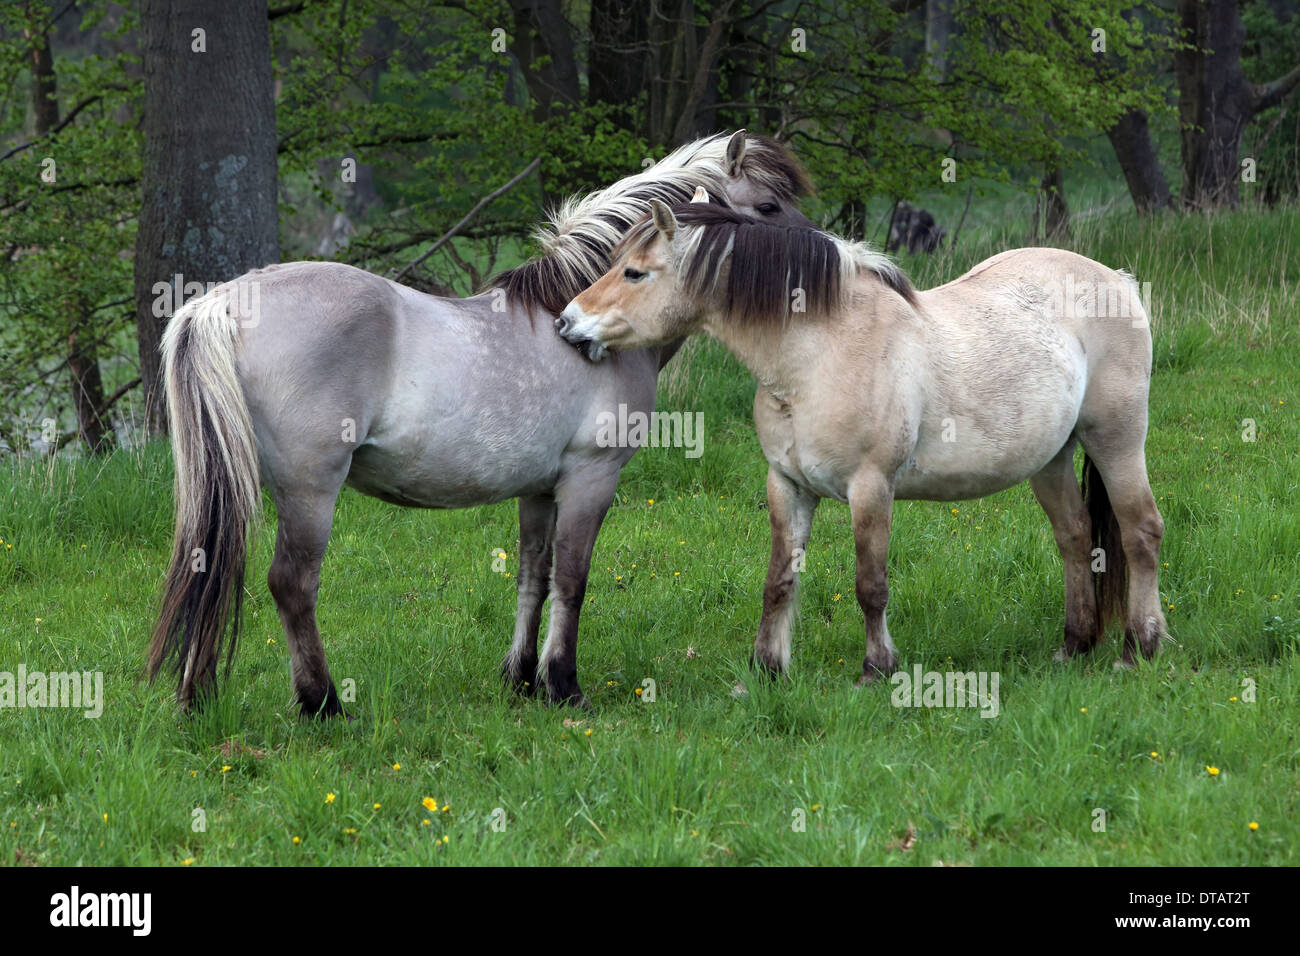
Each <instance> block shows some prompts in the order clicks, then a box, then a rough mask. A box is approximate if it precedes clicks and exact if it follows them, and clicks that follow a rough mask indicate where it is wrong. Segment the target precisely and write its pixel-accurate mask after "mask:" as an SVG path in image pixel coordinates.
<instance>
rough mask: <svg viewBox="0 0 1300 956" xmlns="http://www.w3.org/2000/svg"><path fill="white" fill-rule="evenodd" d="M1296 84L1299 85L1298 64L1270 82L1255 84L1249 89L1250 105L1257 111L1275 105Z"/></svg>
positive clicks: (1299, 70)
mask: <svg viewBox="0 0 1300 956" xmlns="http://www.w3.org/2000/svg"><path fill="white" fill-rule="evenodd" d="M1297 86H1300V66H1297V67H1296V68H1295V69H1294V70H1292V71H1291V72H1290V73H1288V74H1286V76H1280V77H1278V78H1277V79H1276V80H1274V81H1273V82H1271V83H1257V84H1255V87H1254V88H1253V89H1252V90H1251V107H1252V108H1253V110H1254V112H1256V113H1258V112H1260V111H1261V110H1266V109H1268V108H1269V107H1270V106H1277V104H1278V103H1281V102H1282V100H1284V99H1286V97H1287V95H1288V94H1289V93H1290V92H1291V91H1292V90H1294V89H1295V88H1296V87H1297Z"/></svg>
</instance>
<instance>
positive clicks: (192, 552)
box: [147, 130, 811, 716]
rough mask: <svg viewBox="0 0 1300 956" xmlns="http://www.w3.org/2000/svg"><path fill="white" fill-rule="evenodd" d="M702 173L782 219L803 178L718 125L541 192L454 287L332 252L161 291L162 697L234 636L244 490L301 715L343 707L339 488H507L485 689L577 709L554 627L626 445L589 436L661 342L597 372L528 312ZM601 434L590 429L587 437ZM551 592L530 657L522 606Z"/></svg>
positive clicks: (186, 685)
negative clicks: (166, 502)
mask: <svg viewBox="0 0 1300 956" xmlns="http://www.w3.org/2000/svg"><path fill="white" fill-rule="evenodd" d="M696 189H705V190H707V191H708V192H709V193H710V194H712V195H713V196H714V197H715V198H716V199H717V200H718V201H720V202H722V201H727V202H730V203H733V204H738V208H740V209H743V210H746V211H748V212H752V213H754V214H756V215H758V216H759V217H762V218H766V219H770V220H772V221H775V222H783V223H808V220H807V219H806V218H805V217H804V216H803V215H802V214H801V213H799V212H798V210H797V209H796V208H795V203H796V202H797V201H798V199H799V198H800V197H801V196H803V195H806V194H807V193H808V192H809V191H810V189H811V186H810V184H809V182H808V179H807V177H806V174H805V173H804V172H803V170H802V168H801V167H800V166H799V164H798V162H797V161H796V160H795V159H794V157H793V156H791V155H790V154H789V153H788V152H787V151H786V149H785V148H784V147H783V146H782V145H780V144H779V143H777V142H776V141H774V140H771V139H768V138H766V137H761V136H754V135H749V134H747V133H746V132H745V131H744V130H739V131H737V132H736V133H735V134H733V135H731V136H730V137H728V136H727V135H726V134H718V135H715V136H711V137H706V138H704V139H701V140H697V141H695V142H693V143H689V144H687V145H684V146H682V147H680V148H679V149H677V150H675V151H674V152H672V153H671V154H670V155H669V156H667V157H666V158H664V159H663V160H661V161H660V162H658V163H656V164H655V165H653V166H651V167H650V168H648V169H646V170H644V171H642V172H640V173H637V174H636V175H632V176H628V177H626V178H624V179H622V180H619V181H618V182H616V183H614V184H613V185H612V186H609V187H608V188H606V189H602V190H600V191H598V192H595V193H592V194H591V195H589V196H587V197H586V198H583V199H577V198H575V199H571V200H569V201H567V202H565V203H564V204H563V205H562V206H561V207H560V209H559V210H558V211H557V212H555V213H554V214H553V216H552V219H551V222H550V224H549V226H547V227H543V228H541V229H540V230H539V231H538V233H537V234H536V239H537V240H538V242H539V243H540V246H541V248H542V254H541V255H540V257H538V258H535V259H533V260H532V261H530V262H527V263H525V264H524V265H521V266H519V267H518V268H515V269H512V270H510V271H508V272H505V273H503V274H501V275H499V276H497V277H496V278H495V279H494V280H492V281H490V282H489V283H488V286H487V288H485V289H484V290H482V291H481V292H480V293H479V294H478V295H475V296H473V297H470V298H466V299H452V298H435V297H433V296H430V295H425V294H423V293H420V292H417V291H415V290H413V289H411V288H409V287H406V286H403V285H399V284H397V283H396V282H392V281H389V280H388V279H385V278H382V277H380V276H377V275H373V274H371V273H369V272H365V271H362V270H360V269H357V268H353V267H352V266H348V265H344V264H341V263H330V262H292V263H287V264H279V265H272V266H267V267H266V268H262V269H255V270H253V271H251V272H249V273H246V274H245V275H242V276H240V277H239V278H236V279H234V280H232V281H230V282H227V283H224V284H222V285H220V286H217V287H216V288H214V289H213V290H212V291H210V292H209V293H207V294H206V295H203V296H201V297H199V298H196V299H193V300H191V301H190V302H188V303H186V304H185V305H184V306H183V307H182V308H180V309H179V310H178V311H177V312H176V314H175V315H174V317H173V318H172V319H171V321H170V322H169V323H168V326H167V329H166V331H165V334H164V336H163V342H162V352H163V367H164V384H165V389H166V395H167V408H168V413H169V417H170V427H171V437H172V447H173V453H174V458H175V465H176V470H175V512H176V523H175V534H174V542H173V549H172V554H171V559H170V563H169V566H168V570H167V575H166V580H165V583H164V588H163V596H162V602H161V611H160V614H159V617H158V621H157V625H156V626H155V628H154V630H153V635H152V639H151V642H150V647H149V655H148V663H147V673H148V675H149V677H150V679H151V680H152V679H153V678H154V677H156V676H157V674H158V673H159V672H160V670H162V669H163V668H164V666H166V665H170V667H171V669H172V670H173V671H174V672H175V674H176V677H177V689H176V700H177V702H178V703H179V705H180V708H181V710H182V711H183V712H188V711H190V710H191V709H192V708H193V707H195V705H196V702H199V701H200V700H201V698H204V697H206V696H207V695H208V694H209V693H211V694H215V692H216V668H217V663H218V660H219V658H220V656H221V647H222V643H223V639H224V637H225V635H226V633H227V631H229V641H228V643H227V644H226V648H227V649H226V667H225V670H226V675H227V677H228V676H229V671H230V665H231V661H232V659H233V655H234V649H235V643H236V638H237V636H238V630H239V618H240V603H241V597H242V591H243V578H244V571H245V560H246V552H247V548H248V535H249V528H250V523H251V521H252V520H253V518H254V516H255V514H257V513H260V506H261V486H262V485H265V486H266V487H267V488H268V489H269V490H270V493H271V496H272V498H273V500H274V502H275V507H276V513H277V519H278V527H277V532H276V540H275V550H274V556H273V558H272V561H271V566H270V571H269V574H268V576H267V583H268V585H269V587H270V591H271V594H272V596H273V598H274V600H275V605H276V609H277V611H278V613H279V616H280V620H281V623H282V624H283V627H284V633H285V636H286V638H287V643H288V646H289V653H290V659H291V673H292V683H293V688H294V692H295V694H296V696H297V701H298V704H299V707H300V711H301V713H302V714H303V715H311V716H332V715H337V714H341V713H342V711H343V708H342V705H341V703H340V701H339V698H338V694H337V692H336V690H335V686H334V682H333V680H332V679H331V677H330V672H329V667H328V664H327V662H326V658H325V649H324V645H323V644H322V641H321V636H320V631H319V629H318V627H317V624H316V603H317V594H318V591H319V586H320V573H321V564H322V559H323V557H324V554H325V549H326V545H327V543H328V541H329V536H330V529H331V525H332V521H333V515H334V508H335V502H336V499H337V497H338V494H339V491H340V489H341V488H342V486H343V485H345V484H346V485H349V486H351V487H352V488H355V489H356V490H357V491H360V492H361V493H363V494H366V495H371V496H373V497H376V498H380V499H382V500H384V501H387V502H391V503H393V504H397V505H402V506H406V507H416V508H465V507H470V506H473V505H481V504H489V503H494V502H499V501H503V500H507V499H509V498H517V499H518V500H519V537H520V554H519V568H518V578H517V582H518V584H517V607H516V616H515V628H514V635H513V639H512V642H511V646H510V650H509V652H508V653H507V654H506V656H505V659H504V660H503V662H502V665H501V669H502V676H503V678H504V680H505V681H506V683H507V684H508V685H510V686H512V687H513V688H514V689H515V690H516V691H518V692H519V693H522V694H534V693H536V692H537V691H538V689H539V688H540V687H543V686H544V687H545V689H546V692H547V696H548V698H549V700H550V701H552V702H559V703H568V704H574V705H585V703H586V700H585V697H584V695H583V693H582V689H581V687H580V685H579V684H578V679H577V631H578V618H579V612H580V609H581V607H582V603H583V596H584V593H585V591H586V583H587V574H588V570H589V565H590V561H591V553H592V548H593V546H594V543H595V539H596V534H597V532H598V531H599V529H600V525H601V522H602V521H603V520H604V517H605V513H606V511H607V510H608V508H609V506H610V504H611V502H612V500H613V496H614V491H615V486H616V484H617V481H618V476H619V472H620V470H621V469H622V467H623V466H624V465H625V464H626V463H627V461H628V460H629V459H630V458H631V456H632V454H633V452H634V451H635V448H630V447H622V448H619V447H602V444H601V443H600V442H598V439H597V436H598V432H599V427H598V420H599V417H600V414H601V412H602V411H607V410H610V409H615V408H618V407H619V406H620V405H626V406H627V408H628V409H632V410H641V411H643V412H649V411H650V410H652V409H653V407H654V401H655V385H656V380H657V377H658V374H659V371H660V370H661V369H662V368H663V366H664V365H665V363H666V362H667V361H668V360H669V359H670V358H671V357H672V354H673V352H675V351H676V349H677V347H678V345H680V343H676V344H665V345H663V346H656V347H654V348H651V349H644V350H635V351H628V352H624V353H623V354H622V355H621V356H619V358H618V359H617V360H616V361H613V362H611V363H610V364H609V365H607V366H604V367H597V366H594V365H592V364H590V363H588V362H585V361H583V360H581V359H580V358H579V357H577V356H576V355H575V354H574V352H573V350H572V349H570V348H568V347H567V346H566V345H564V343H562V342H560V341H559V340H558V339H557V338H556V337H555V335H554V332H553V331H552V329H551V324H552V321H553V318H554V316H555V314H556V313H558V312H559V310H560V309H561V308H562V307H563V306H564V304H565V303H566V302H567V301H568V300H569V299H570V298H572V297H573V296H574V295H576V294H577V293H578V292H579V291H580V290H581V289H583V288H584V287H586V286H587V285H588V284H590V283H591V282H592V281H593V280H594V279H596V278H597V277H598V276H599V275H600V274H601V273H602V272H604V271H605V269H606V268H607V267H608V265H609V261H610V260H609V254H610V250H611V249H612V248H613V246H614V245H615V244H616V243H617V242H618V241H619V240H620V239H621V238H622V236H623V233H624V232H625V231H626V230H627V228H628V227H630V226H631V225H632V224H633V223H635V222H636V221H637V220H639V219H640V218H641V217H642V216H644V215H645V211H646V209H647V206H646V203H647V201H648V200H649V199H652V198H658V199H662V200H667V201H680V200H683V199H686V198H689V197H690V195H691V194H692V191H693V190H696ZM605 444H608V443H607V442H606V443H605ZM548 595H549V596H551V597H552V602H551V614H550V622H549V627H548V630H547V635H546V641H545V644H544V646H543V649H542V653H541V656H540V657H539V656H538V653H537V636H538V630H539V627H540V622H541V613H542V604H543V602H544V601H545V600H546V598H547V597H548Z"/></svg>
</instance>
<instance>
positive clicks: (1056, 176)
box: [1042, 166, 1070, 242]
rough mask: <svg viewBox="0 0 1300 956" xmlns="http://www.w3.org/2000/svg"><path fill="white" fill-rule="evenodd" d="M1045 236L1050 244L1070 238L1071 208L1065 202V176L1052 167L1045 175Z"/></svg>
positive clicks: (1058, 168)
mask: <svg viewBox="0 0 1300 956" xmlns="http://www.w3.org/2000/svg"><path fill="white" fill-rule="evenodd" d="M1042 185H1043V236H1044V238H1046V239H1047V241H1048V242H1056V241H1061V240H1065V239H1069V238H1070V207H1069V205H1068V204H1067V203H1066V201H1065V174H1064V172H1063V171H1062V170H1061V167H1060V166H1051V167H1049V168H1048V169H1047V171H1046V172H1045V173H1044V174H1043V184H1042Z"/></svg>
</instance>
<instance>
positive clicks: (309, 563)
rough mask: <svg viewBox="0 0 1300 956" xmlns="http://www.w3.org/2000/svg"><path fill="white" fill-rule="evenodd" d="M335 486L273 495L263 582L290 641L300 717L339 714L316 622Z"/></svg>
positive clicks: (340, 708)
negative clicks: (273, 520)
mask: <svg viewBox="0 0 1300 956" xmlns="http://www.w3.org/2000/svg"><path fill="white" fill-rule="evenodd" d="M337 498H338V487H337V486H336V487H335V488H334V489H333V490H332V491H324V490H317V491H311V492H304V491H301V490H295V492H294V493H293V494H292V495H289V494H278V495H277V496H276V508H277V510H278V511H279V516H280V520H279V529H278V531H277V533H276V536H275V557H274V558H272V560H271V570H270V573H269V574H268V575H267V584H268V585H269V586H270V588H271V595H272V597H274V598H275V607H276V610H277V611H279V612H280V621H281V623H282V624H283V625H284V633H285V637H286V639H287V641H288V644H289V656H290V670H291V673H292V676H293V689H294V692H295V693H296V694H297V695H298V703H299V706H300V707H301V712H302V715H303V716H304V717H308V716H316V717H329V716H334V715H336V714H342V713H343V707H342V705H341V704H340V703H339V698H338V694H337V693H336V692H335V690H334V682H333V681H332V680H331V679H330V671H329V666H328V665H327V664H326V662H325V646H324V644H322V643H321V638H320V630H319V629H318V628H317V626H316V592H317V590H318V589H319V587H320V567H321V560H322V559H323V558H324V557H325V546H326V544H328V542H329V537H330V525H331V524H332V523H333V520H334V503H335V501H336V500H337Z"/></svg>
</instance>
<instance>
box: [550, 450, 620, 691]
mask: <svg viewBox="0 0 1300 956" xmlns="http://www.w3.org/2000/svg"><path fill="white" fill-rule="evenodd" d="M617 485H618V466H617V465H615V464H610V463H604V462H602V463H601V464H600V465H594V466H591V467H588V468H585V469H582V470H580V471H577V472H575V473H573V474H572V475H567V476H565V477H564V478H563V479H561V481H560V483H559V485H557V486H556V489H555V502H556V518H555V548H554V550H555V559H554V570H553V571H552V573H551V620H550V623H549V624H548V625H547V628H546V643H545V644H543V645H542V656H541V660H540V661H539V662H538V666H537V678H538V680H539V681H541V682H542V683H544V684H545V685H546V691H547V694H548V695H549V697H550V699H551V701H552V702H553V703H563V704H572V705H573V706H575V707H585V706H587V698H586V697H584V696H583V693H582V688H581V687H579V686H578V617H579V615H580V614H581V612H582V601H583V598H584V597H585V596H586V593H587V573H588V571H590V569H591V550H592V548H593V547H594V546H595V543H596V535H597V533H598V532H599V531H600V525H601V522H602V521H604V520H605V512H607V511H608V510H609V506H610V503H611V502H612V501H613V500H614V489H615V487H617Z"/></svg>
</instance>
